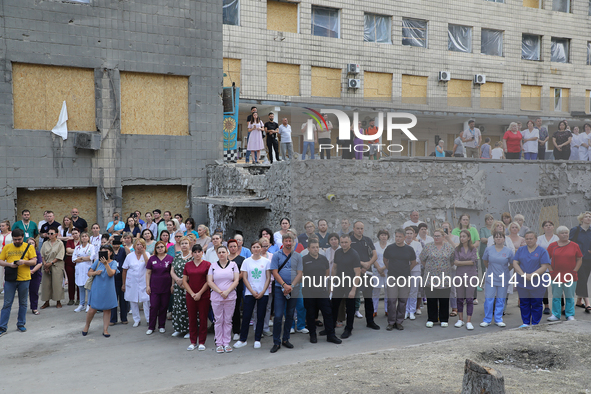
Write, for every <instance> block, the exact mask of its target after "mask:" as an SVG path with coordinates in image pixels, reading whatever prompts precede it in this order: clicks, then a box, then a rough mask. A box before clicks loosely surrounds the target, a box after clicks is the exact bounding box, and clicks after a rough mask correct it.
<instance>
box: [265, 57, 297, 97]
mask: <svg viewBox="0 0 591 394" xmlns="http://www.w3.org/2000/svg"><path fill="white" fill-rule="evenodd" d="M267 94H278V95H283V96H299V95H300V66H299V65H297V64H285V63H267Z"/></svg>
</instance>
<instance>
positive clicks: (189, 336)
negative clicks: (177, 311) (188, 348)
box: [183, 333, 191, 339]
mask: <svg viewBox="0 0 591 394" xmlns="http://www.w3.org/2000/svg"><path fill="white" fill-rule="evenodd" d="M183 338H184V339H191V334H189V333H186V334H185V336H184V337H183Z"/></svg>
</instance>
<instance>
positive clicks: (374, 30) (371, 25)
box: [363, 14, 392, 44]
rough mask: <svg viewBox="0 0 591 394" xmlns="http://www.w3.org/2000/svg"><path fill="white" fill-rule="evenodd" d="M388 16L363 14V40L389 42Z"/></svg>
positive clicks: (390, 40)
mask: <svg viewBox="0 0 591 394" xmlns="http://www.w3.org/2000/svg"><path fill="white" fill-rule="evenodd" d="M391 20H392V18H391V17H389V16H384V15H375V14H365V23H364V27H363V41H367V42H379V43H385V44H391V43H392V39H391V34H390V21H391Z"/></svg>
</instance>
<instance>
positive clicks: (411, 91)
mask: <svg viewBox="0 0 591 394" xmlns="http://www.w3.org/2000/svg"><path fill="white" fill-rule="evenodd" d="M427 81H428V77H419V76H416V75H403V76H402V103H403V104H427Z"/></svg>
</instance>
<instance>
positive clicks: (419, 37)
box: [402, 0, 591, 48]
mask: <svg viewBox="0 0 591 394" xmlns="http://www.w3.org/2000/svg"><path fill="white" fill-rule="evenodd" d="M590 1H591V0H590ZM402 45H410V46H413V47H423V48H426V47H427V21H421V20H417V19H403V20H402Z"/></svg>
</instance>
